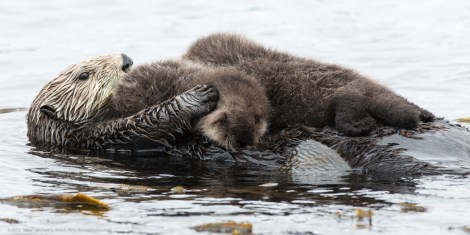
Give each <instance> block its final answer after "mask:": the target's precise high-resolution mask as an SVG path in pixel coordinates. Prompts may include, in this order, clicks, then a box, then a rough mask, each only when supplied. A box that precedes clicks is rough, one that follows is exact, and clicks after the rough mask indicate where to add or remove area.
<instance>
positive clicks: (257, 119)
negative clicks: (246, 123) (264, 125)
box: [255, 115, 261, 124]
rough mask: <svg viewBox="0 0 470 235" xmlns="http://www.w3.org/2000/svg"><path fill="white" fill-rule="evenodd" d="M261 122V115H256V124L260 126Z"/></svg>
mask: <svg viewBox="0 0 470 235" xmlns="http://www.w3.org/2000/svg"><path fill="white" fill-rule="evenodd" d="M260 121H261V117H260V116H259V115H255V124H258V123H259V122H260Z"/></svg>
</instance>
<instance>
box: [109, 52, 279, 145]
mask: <svg viewBox="0 0 470 235" xmlns="http://www.w3.org/2000/svg"><path fill="white" fill-rule="evenodd" d="M199 84H209V85H212V86H214V87H215V88H217V90H218V91H219V97H220V98H219V102H218V104H217V105H218V106H217V109H216V111H217V110H221V109H224V111H225V112H224V114H225V117H224V118H226V120H225V121H226V123H225V124H219V123H212V122H218V121H219V120H217V118H218V117H214V118H213V119H214V120H212V119H209V120H207V122H210V123H208V124H207V125H208V126H202V127H199V129H200V130H201V131H203V133H204V131H205V130H204V129H207V128H209V129H210V130H209V131H214V130H211V129H214V128H218V129H217V131H216V132H217V133H216V134H217V135H218V137H219V136H220V138H222V139H229V140H231V141H229V143H228V146H225V147H232V149H235V148H238V147H239V146H245V145H253V144H256V142H257V141H258V140H259V138H260V137H261V136H262V135H263V134H264V130H263V131H261V130H258V129H259V127H258V126H259V123H258V122H259V121H262V122H267V120H268V115H269V111H270V105H269V101H268V100H267V97H266V96H265V92H264V88H263V87H262V86H261V84H259V82H258V81H256V79H254V78H253V77H250V76H247V75H246V74H245V73H243V72H239V71H237V70H234V69H229V68H210V67H208V66H201V65H195V64H194V63H193V62H185V61H172V60H168V61H160V62H154V63H150V64H144V65H140V66H137V67H135V68H134V69H132V70H131V71H130V72H129V73H128V74H126V76H125V77H124V78H123V79H122V80H121V81H120V84H119V86H118V88H117V89H116V91H115V95H114V97H113V99H112V103H111V108H112V109H113V110H112V112H111V113H113V115H115V114H116V113H118V114H119V115H122V116H126V115H129V114H131V113H134V112H136V111H137V110H140V109H142V108H145V107H148V106H149V105H150V104H158V103H160V102H162V101H164V100H166V99H168V98H169V97H173V96H175V95H177V94H180V93H182V92H184V91H185V90H187V89H189V88H191V87H194V86H196V85H199ZM210 115H211V114H209V115H207V116H205V117H203V118H202V119H201V120H203V121H206V120H205V119H204V118H207V117H210ZM255 118H256V119H257V120H255ZM220 132H222V133H220ZM231 136H232V137H231ZM219 144H220V145H222V146H224V142H223V141H220V142H219Z"/></svg>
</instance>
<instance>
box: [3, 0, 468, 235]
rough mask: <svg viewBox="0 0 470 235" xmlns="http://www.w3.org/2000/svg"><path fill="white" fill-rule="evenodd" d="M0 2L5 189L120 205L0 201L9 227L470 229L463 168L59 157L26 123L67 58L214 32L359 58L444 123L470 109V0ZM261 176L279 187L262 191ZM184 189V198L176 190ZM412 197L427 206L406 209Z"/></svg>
mask: <svg viewBox="0 0 470 235" xmlns="http://www.w3.org/2000/svg"><path fill="white" fill-rule="evenodd" d="M0 6H1V7H0V28H1V36H0V68H1V70H2V72H1V75H0V84H1V85H0V133H1V134H2V135H1V137H0V197H1V198H4V197H10V196H18V195H26V194H33V193H34V194H42V193H44V194H45V193H77V192H83V193H86V194H88V195H91V196H95V197H97V198H100V199H102V200H103V201H105V202H106V203H108V204H109V205H110V206H111V207H112V209H111V210H109V211H104V212H93V211H89V210H85V209H77V208H68V207H61V206H41V207H39V206H33V205H17V204H8V203H0V233H1V234H3V233H17V234H22V233H24V234H30V233H38V234H39V233H52V234H58V233H59V232H58V231H63V230H60V229H69V230H68V232H75V233H83V230H82V231H81V230H78V229H80V228H85V229H95V230H97V231H98V232H99V233H109V232H120V233H137V234H152V233H166V234H194V233H195V231H194V230H193V229H192V228H191V227H193V226H196V225H200V224H204V223H212V222H221V221H228V220H233V221H236V222H243V221H245V222H249V223H252V224H253V232H254V233H255V234H311V233H308V232H313V233H315V234H345V233H382V234H411V233H414V234H416V233H424V232H426V233H427V234H446V233H449V234H459V233H460V234H462V233H468V232H469V230H470V221H469V219H468V218H469V215H470V214H469V210H468V208H469V205H470V180H469V179H468V178H467V177H461V176H451V175H442V176H428V177H415V178H410V177H404V178H387V177H380V178H378V177H371V176H364V175H360V174H358V173H355V172H349V173H348V172H345V171H342V172H339V173H331V174H326V175H325V174H318V175H317V174H315V175H309V174H302V172H294V173H292V174H284V173H280V172H278V171H276V170H273V169H269V168H262V167H259V166H258V167H254V166H253V167H241V166H239V165H236V164H234V163H220V162H210V161H204V162H187V161H183V160H177V159H176V160H174V159H172V160H171V161H170V160H168V159H141V158H134V157H132V156H128V157H114V158H111V157H110V158H93V157H87V156H82V155H65V154H62V155H60V154H56V155H51V154H48V153H42V152H38V151H35V150H34V149H33V148H32V147H29V146H27V143H28V140H27V138H26V123H25V116H26V109H27V107H28V106H29V104H30V103H31V101H32V99H33V98H34V97H35V95H36V94H37V93H38V92H39V90H40V89H41V88H42V86H43V85H44V84H45V83H46V82H47V81H48V80H50V79H52V78H53V77H54V76H55V75H57V74H58V72H59V71H61V70H63V69H64V68H65V67H66V66H68V65H70V64H72V63H76V62H79V61H81V60H83V59H86V58H89V57H92V56H96V55H101V54H110V53H121V52H123V53H126V54H128V55H129V56H131V57H132V58H133V59H134V62H136V63H144V62H148V61H152V60H157V59H164V58H171V57H173V58H174V57H178V56H180V55H181V54H182V53H183V52H184V51H185V49H186V48H187V46H188V45H189V44H190V42H191V41H193V40H195V39H196V38H198V37H200V36H202V35H206V34H208V33H211V32H217V31H228V32H238V33H243V34H245V35H247V36H249V37H251V38H253V39H256V40H258V41H260V42H262V43H264V44H267V45H270V46H272V47H275V48H279V49H282V50H287V51H290V52H292V53H295V54H299V55H302V56H307V57H312V58H317V59H321V60H323V61H326V62H333V63H338V64H343V65H346V66H349V67H353V68H355V69H357V70H360V71H361V72H363V73H364V74H367V75H370V76H371V77H373V78H375V79H377V80H379V81H380V82H382V83H384V84H386V85H388V86H389V87H391V88H392V89H394V90H396V91H397V92H398V93H400V94H402V95H404V96H406V97H407V98H409V99H410V100H412V101H413V102H415V103H417V104H419V105H421V106H423V107H425V108H427V109H429V110H432V111H433V112H435V113H436V114H437V115H439V116H443V117H446V118H447V119H450V120H453V119H455V118H459V117H464V116H469V115H470V110H469V108H468V107H469V106H468V104H469V102H470V93H469V92H468V88H469V87H470V33H468V29H469V28H470V14H469V12H470V2H469V1H464V0H460V1H444V0H429V1H417V0H414V1H400V2H397V1H392V0H389V1H385V0H381V1H375V0H368V1H366V0H362V1H354V2H352V1H346V0H339V1H320V0H318V1H295V2H283V1H276V2H274V1H231V2H228V1H181V2H175V1H138V2H132V1H91V0H87V1H59V0H57V1H53V0H43V1H32V0H30V1H2V2H1V3H0ZM265 183H278V185H274V186H272V187H262V186H260V185H262V184H265ZM123 184H126V185H144V186H148V187H150V188H151V189H150V190H148V191H146V190H144V191H142V190H136V191H134V190H127V189H126V188H125V187H126V186H123ZM178 185H181V186H184V187H185V188H186V189H187V190H188V191H187V192H186V194H174V193H171V188H173V187H175V186H178ZM403 203H414V204H416V205H417V206H418V207H417V208H422V209H415V211H409V209H407V208H408V207H407V206H406V205H407V204H403ZM357 208H360V209H363V210H368V209H371V210H372V212H373V216H372V219H371V221H369V220H368V219H362V220H359V219H358V218H357V217H356V216H355V209H357ZM412 208H416V207H412ZM406 211H408V212H406ZM5 218H8V219H14V220H16V221H17V222H18V223H9V222H6V220H2V219H5ZM50 229H57V230H55V231H54V230H50Z"/></svg>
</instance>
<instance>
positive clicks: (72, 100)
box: [28, 54, 133, 124]
mask: <svg viewBox="0 0 470 235" xmlns="http://www.w3.org/2000/svg"><path fill="white" fill-rule="evenodd" d="M132 63H133V62H132V60H131V59H130V58H129V57H128V56H126V55H124V54H117V55H108V56H99V57H95V58H93V59H90V60H87V61H83V62H81V63H79V64H75V65H72V66H69V67H68V68H67V69H66V70H64V71H63V72H61V73H60V74H59V75H58V76H57V77H56V78H54V79H53V80H52V81H50V82H49V83H48V84H46V86H44V88H43V89H42V90H41V92H40V93H39V95H38V96H37V97H36V99H35V100H34V101H33V103H32V105H31V109H30V111H29V115H28V116H29V119H31V120H36V121H37V120H38V119H39V117H40V116H42V115H44V116H47V117H49V118H55V119H59V120H64V121H67V122H73V123H76V124H80V123H84V122H87V121H88V120H90V119H92V118H93V117H95V116H96V115H97V114H99V113H100V109H101V108H102V107H103V106H104V105H106V103H107V102H108V101H109V99H110V97H111V96H112V94H113V90H114V88H115V86H116V84H117V81H118V80H119V79H120V78H121V77H122V75H123V74H124V73H126V72H127V71H128V70H129V69H130V67H131V66H132Z"/></svg>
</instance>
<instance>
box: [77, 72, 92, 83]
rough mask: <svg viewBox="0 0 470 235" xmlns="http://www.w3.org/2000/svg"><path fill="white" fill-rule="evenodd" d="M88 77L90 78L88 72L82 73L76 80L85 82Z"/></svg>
mask: <svg viewBox="0 0 470 235" xmlns="http://www.w3.org/2000/svg"><path fill="white" fill-rule="evenodd" d="M89 77H90V73H89V72H83V73H81V74H80V76H78V79H79V80H81V81H85V80H87V79H88V78H89Z"/></svg>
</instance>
